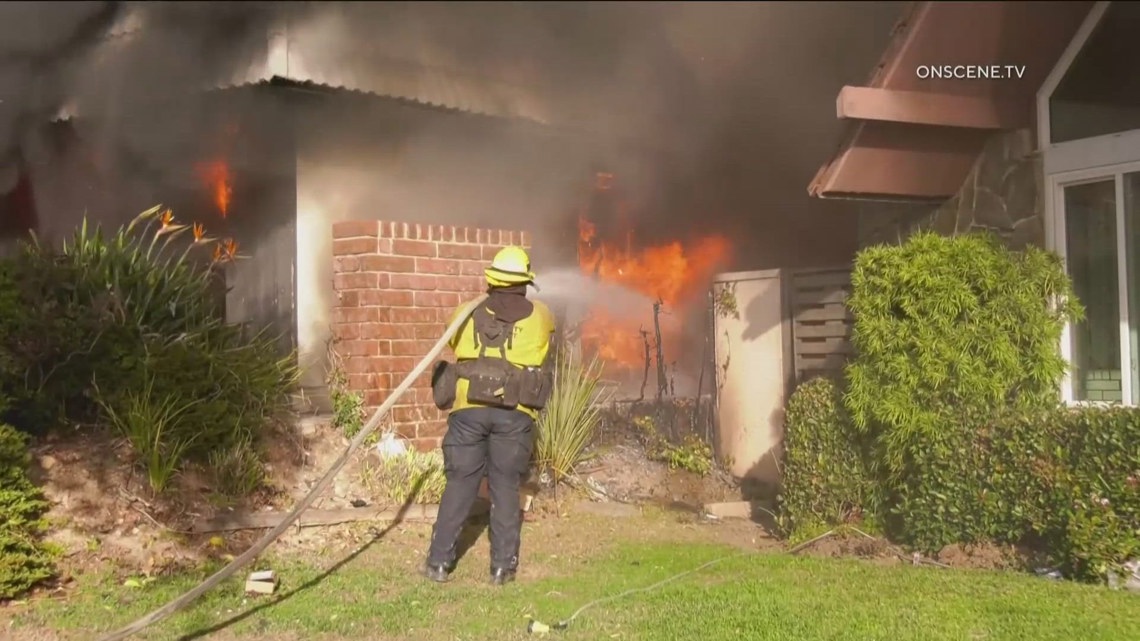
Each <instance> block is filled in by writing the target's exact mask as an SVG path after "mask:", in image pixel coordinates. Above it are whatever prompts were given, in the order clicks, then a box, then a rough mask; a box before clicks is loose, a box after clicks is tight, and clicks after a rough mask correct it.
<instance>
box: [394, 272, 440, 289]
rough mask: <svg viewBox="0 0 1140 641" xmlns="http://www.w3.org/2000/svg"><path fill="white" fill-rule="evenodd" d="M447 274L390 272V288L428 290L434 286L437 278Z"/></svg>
mask: <svg viewBox="0 0 1140 641" xmlns="http://www.w3.org/2000/svg"><path fill="white" fill-rule="evenodd" d="M443 278H447V276H425V275H423V274H392V279H391V287H392V289H418V290H430V289H435V288H436V286H437V285H436V283H437V282H438V281H439V279H443Z"/></svg>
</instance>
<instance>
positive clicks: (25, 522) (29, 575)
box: [0, 424, 56, 600]
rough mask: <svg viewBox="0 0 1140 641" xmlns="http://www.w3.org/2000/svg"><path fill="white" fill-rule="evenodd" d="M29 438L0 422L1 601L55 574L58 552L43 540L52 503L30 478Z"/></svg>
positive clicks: (18, 594)
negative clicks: (46, 518) (47, 515)
mask: <svg viewBox="0 0 1140 641" xmlns="http://www.w3.org/2000/svg"><path fill="white" fill-rule="evenodd" d="M29 463H30V456H29V454H28V443H27V437H26V436H25V435H24V434H21V433H20V432H18V431H16V430H15V429H14V428H13V427H11V426H9V425H2V424H0V600H5V599H12V598H15V597H17V596H20V595H21V594H23V593H24V592H26V591H27V590H29V589H31V588H33V587H35V586H36V585H38V584H39V583H41V582H43V581H46V580H47V579H50V578H52V577H53V576H54V575H55V567H54V563H55V558H56V552H55V550H53V549H52V548H51V547H49V546H47V545H45V544H44V543H43V542H42V541H41V536H42V535H43V533H44V531H45V530H46V529H47V524H46V522H45V521H44V519H43V515H44V513H45V512H47V510H48V503H47V501H46V500H44V496H43V493H42V492H41V491H40V489H39V488H37V487H36V486H35V485H33V484H32V482H31V481H30V480H29V479H28V476H27V468H28V464H29Z"/></svg>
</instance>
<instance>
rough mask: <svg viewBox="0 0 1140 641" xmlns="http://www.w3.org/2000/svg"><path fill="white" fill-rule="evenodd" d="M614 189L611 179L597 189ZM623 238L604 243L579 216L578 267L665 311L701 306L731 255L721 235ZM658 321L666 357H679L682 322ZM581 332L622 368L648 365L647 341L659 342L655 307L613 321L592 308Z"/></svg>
mask: <svg viewBox="0 0 1140 641" xmlns="http://www.w3.org/2000/svg"><path fill="white" fill-rule="evenodd" d="M611 187H612V176H610V175H600V176H599V177H598V182H597V183H596V184H595V189H597V190H599V191H600V190H609V189H610V188H611ZM622 235H623V236H624V238H623V239H622V242H620V243H615V242H609V241H607V239H600V238H598V230H597V227H596V226H595V225H594V224H593V223H591V222H590V221H588V220H586V219H585V218H584V217H580V218H579V220H578V264H579V268H580V269H581V270H582V271H583V272H584V273H586V274H588V275H593V276H595V277H597V278H600V279H601V280H603V281H606V282H609V283H614V284H618V285H621V286H623V287H625V288H627V289H631V290H633V291H636V292H638V293H640V294H643V295H645V296H647V297H649V298H651V299H653V300H659V301H661V303H662V305H663V309H664V310H665V312H676V311H680V310H681V309H682V308H684V307H685V306H686V305H689V304H693V303H695V302H697V301H698V300H699V299H700V297H701V296H702V294H703V293H704V290H705V288H706V287H707V286H708V284H709V282H710V280H711V278H712V276H713V275H714V274H715V272H716V270H717V269H718V268H720V267H721V266H722V265H723V262H724V260H725V259H726V258H727V257H728V256H729V254H730V251H731V245H730V243H729V241H728V239H726V238H724V237H723V236H719V235H708V236H704V237H698V238H695V239H693V240H691V241H686V242H681V241H673V242H669V243H665V244H661V245H656V246H648V247H640V248H639V247H636V246H635V243H634V236H633V233H632V231H626V232H625V233H624V234H622ZM658 322H659V323H660V324H661V332H662V347H663V350H664V351H665V359H666V361H671V360H672V359H674V358H676V351H675V350H676V345H675V343H676V341H677V340H678V339H679V338H680V334H681V327H680V318H679V317H678V316H676V315H670V316H666V315H661V316H659V319H658ZM580 331H581V339H582V343H583V347H585V348H586V349H587V350H589V351H592V352H594V353H596V354H597V355H598V356H599V357H601V358H602V359H604V360H605V361H606V362H607V364H609V365H612V366H615V367H616V368H618V369H620V370H627V371H628V370H637V371H640V370H641V369H642V368H643V367H644V366H645V361H646V356H645V350H646V341H647V339H648V341H649V343H650V345H652V344H653V341H654V340H655V329H654V326H653V309H652V308H649V309H646V310H645V314H644V316H643V317H642V318H640V319H637V320H631V319H620V318H615V317H612V316H610V315H607V314H606V313H605V312H603V311H602V310H598V309H594V310H588V313H587V318H586V321H585V322H584V323H583V324H582V326H581V328H580ZM653 351H654V350H652V349H651V352H653Z"/></svg>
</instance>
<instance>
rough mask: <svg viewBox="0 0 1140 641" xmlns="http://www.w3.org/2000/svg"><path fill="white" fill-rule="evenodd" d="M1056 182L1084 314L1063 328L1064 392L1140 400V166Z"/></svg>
mask: <svg viewBox="0 0 1140 641" xmlns="http://www.w3.org/2000/svg"><path fill="white" fill-rule="evenodd" d="M1126 169H1131V170H1133V171H1118V172H1112V171H1111V170H1110V171H1106V172H1104V173H1101V174H1100V175H1099V176H1093V177H1086V178H1083V179H1081V180H1079V181H1068V182H1058V183H1056V191H1055V194H1056V195H1055V202H1056V204H1057V208H1056V209H1057V213H1058V214H1059V215H1058V217H1057V218H1056V219H1055V220H1056V222H1057V225H1056V226H1055V229H1056V230H1057V238H1056V246H1057V249H1058V251H1059V252H1060V253H1061V254H1062V255H1063V256H1064V259H1065V266H1066V269H1067V270H1068V273H1069V277H1070V278H1072V281H1073V289H1074V291H1075V293H1076V295H1077V298H1078V299H1080V301H1081V304H1082V305H1084V308H1085V318H1084V320H1082V321H1081V322H1079V323H1072V324H1071V325H1070V326H1069V327H1068V328H1067V329H1066V339H1065V344H1063V345H1062V351H1063V352H1064V353H1065V356H1066V358H1068V360H1069V367H1070V369H1069V375H1068V378H1067V381H1066V387H1065V390H1064V397H1065V399H1066V400H1068V401H1074V402H1099V403H1113V404H1119V403H1124V404H1129V405H1135V404H1138V403H1140V371H1138V369H1137V365H1138V363H1140V167H1136V166H1132V167H1127V168H1126Z"/></svg>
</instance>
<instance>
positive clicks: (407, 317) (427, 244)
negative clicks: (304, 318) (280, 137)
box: [332, 221, 530, 450]
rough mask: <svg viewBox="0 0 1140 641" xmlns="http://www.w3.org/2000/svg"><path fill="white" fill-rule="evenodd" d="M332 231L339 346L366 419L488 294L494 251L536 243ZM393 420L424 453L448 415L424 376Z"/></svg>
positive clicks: (398, 231)
mask: <svg viewBox="0 0 1140 641" xmlns="http://www.w3.org/2000/svg"><path fill="white" fill-rule="evenodd" d="M332 231H333V288H334V290H335V291H336V294H337V303H336V307H335V308H334V310H333V314H332V336H333V345H334V349H335V350H336V353H337V355H338V356H340V358H341V362H342V366H343V368H344V373H345V375H346V377H347V379H348V386H349V388H350V389H351V390H352V391H354V392H356V393H358V394H360V395H361V397H362V398H363V399H364V403H365V405H366V406H367V408H368V412H369V413H371V412H372V410H374V409H375V408H376V407H377V406H379V405H380V404H381V403H383V402H384V400H385V399H387V397H388V394H389V393H391V391H392V390H393V389H395V388H396V386H397V385H399V384H400V381H402V380H403V378H404V377H405V376H407V374H408V373H409V372H410V371H411V370H412V368H413V367H415V365H416V363H417V362H419V360H420V359H421V358H423V357H424V356H425V355H426V354H427V353H428V351H429V350H430V349H431V347H432V345H434V344H435V342H436V341H437V340H439V337H440V336H441V335H442V334H443V330H444V329H445V328H446V323H447V321H448V320H449V319H450V318H451V314H452V312H454V310H455V308H456V307H458V306H459V305H460V304H461V303H462V302H464V301H467V300H470V299H471V298H474V297H475V296H476V295H478V293H479V292H481V291H483V290H484V289H485V288H486V283H485V281H484V280H483V269H484V268H485V267H486V266H487V265H488V264H489V263H490V261H491V258H493V257H494V255H495V252H497V251H499V249H501V248H503V247H505V246H507V245H522V246H525V247H529V246H530V238H529V234H527V233H526V232H520V231H504V230H497V229H475V228H468V227H450V226H443V225H418V224H411V223H395V222H386V221H348V222H340V223H336V224H334V225H333V230H332ZM444 356H445V357H447V358H451V350H449V349H445V350H444ZM390 418H391V420H392V423H393V425H394V427H395V428H396V430H397V431H398V433H399V434H400V436H401V437H403V438H406V439H409V440H412V441H414V442H415V444H416V446H417V447H419V448H420V449H421V450H427V449H431V448H434V447H438V446H439V442H440V439H441V438H442V437H443V431H444V428H445V414H444V413H443V412H440V411H439V410H437V409H436V407H435V405H433V404H432V399H431V387H430V384H429V375H428V374H425V375H424V376H422V377H421V378H420V379H419V380H417V381H416V382H415V384H414V385H413V386H412V388H411V389H409V390H408V391H407V392H406V393H405V394H404V396H403V397H401V398H400V400H399V402H398V403H397V404H396V406H395V407H394V408H393V410H392V413H391V415H390Z"/></svg>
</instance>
